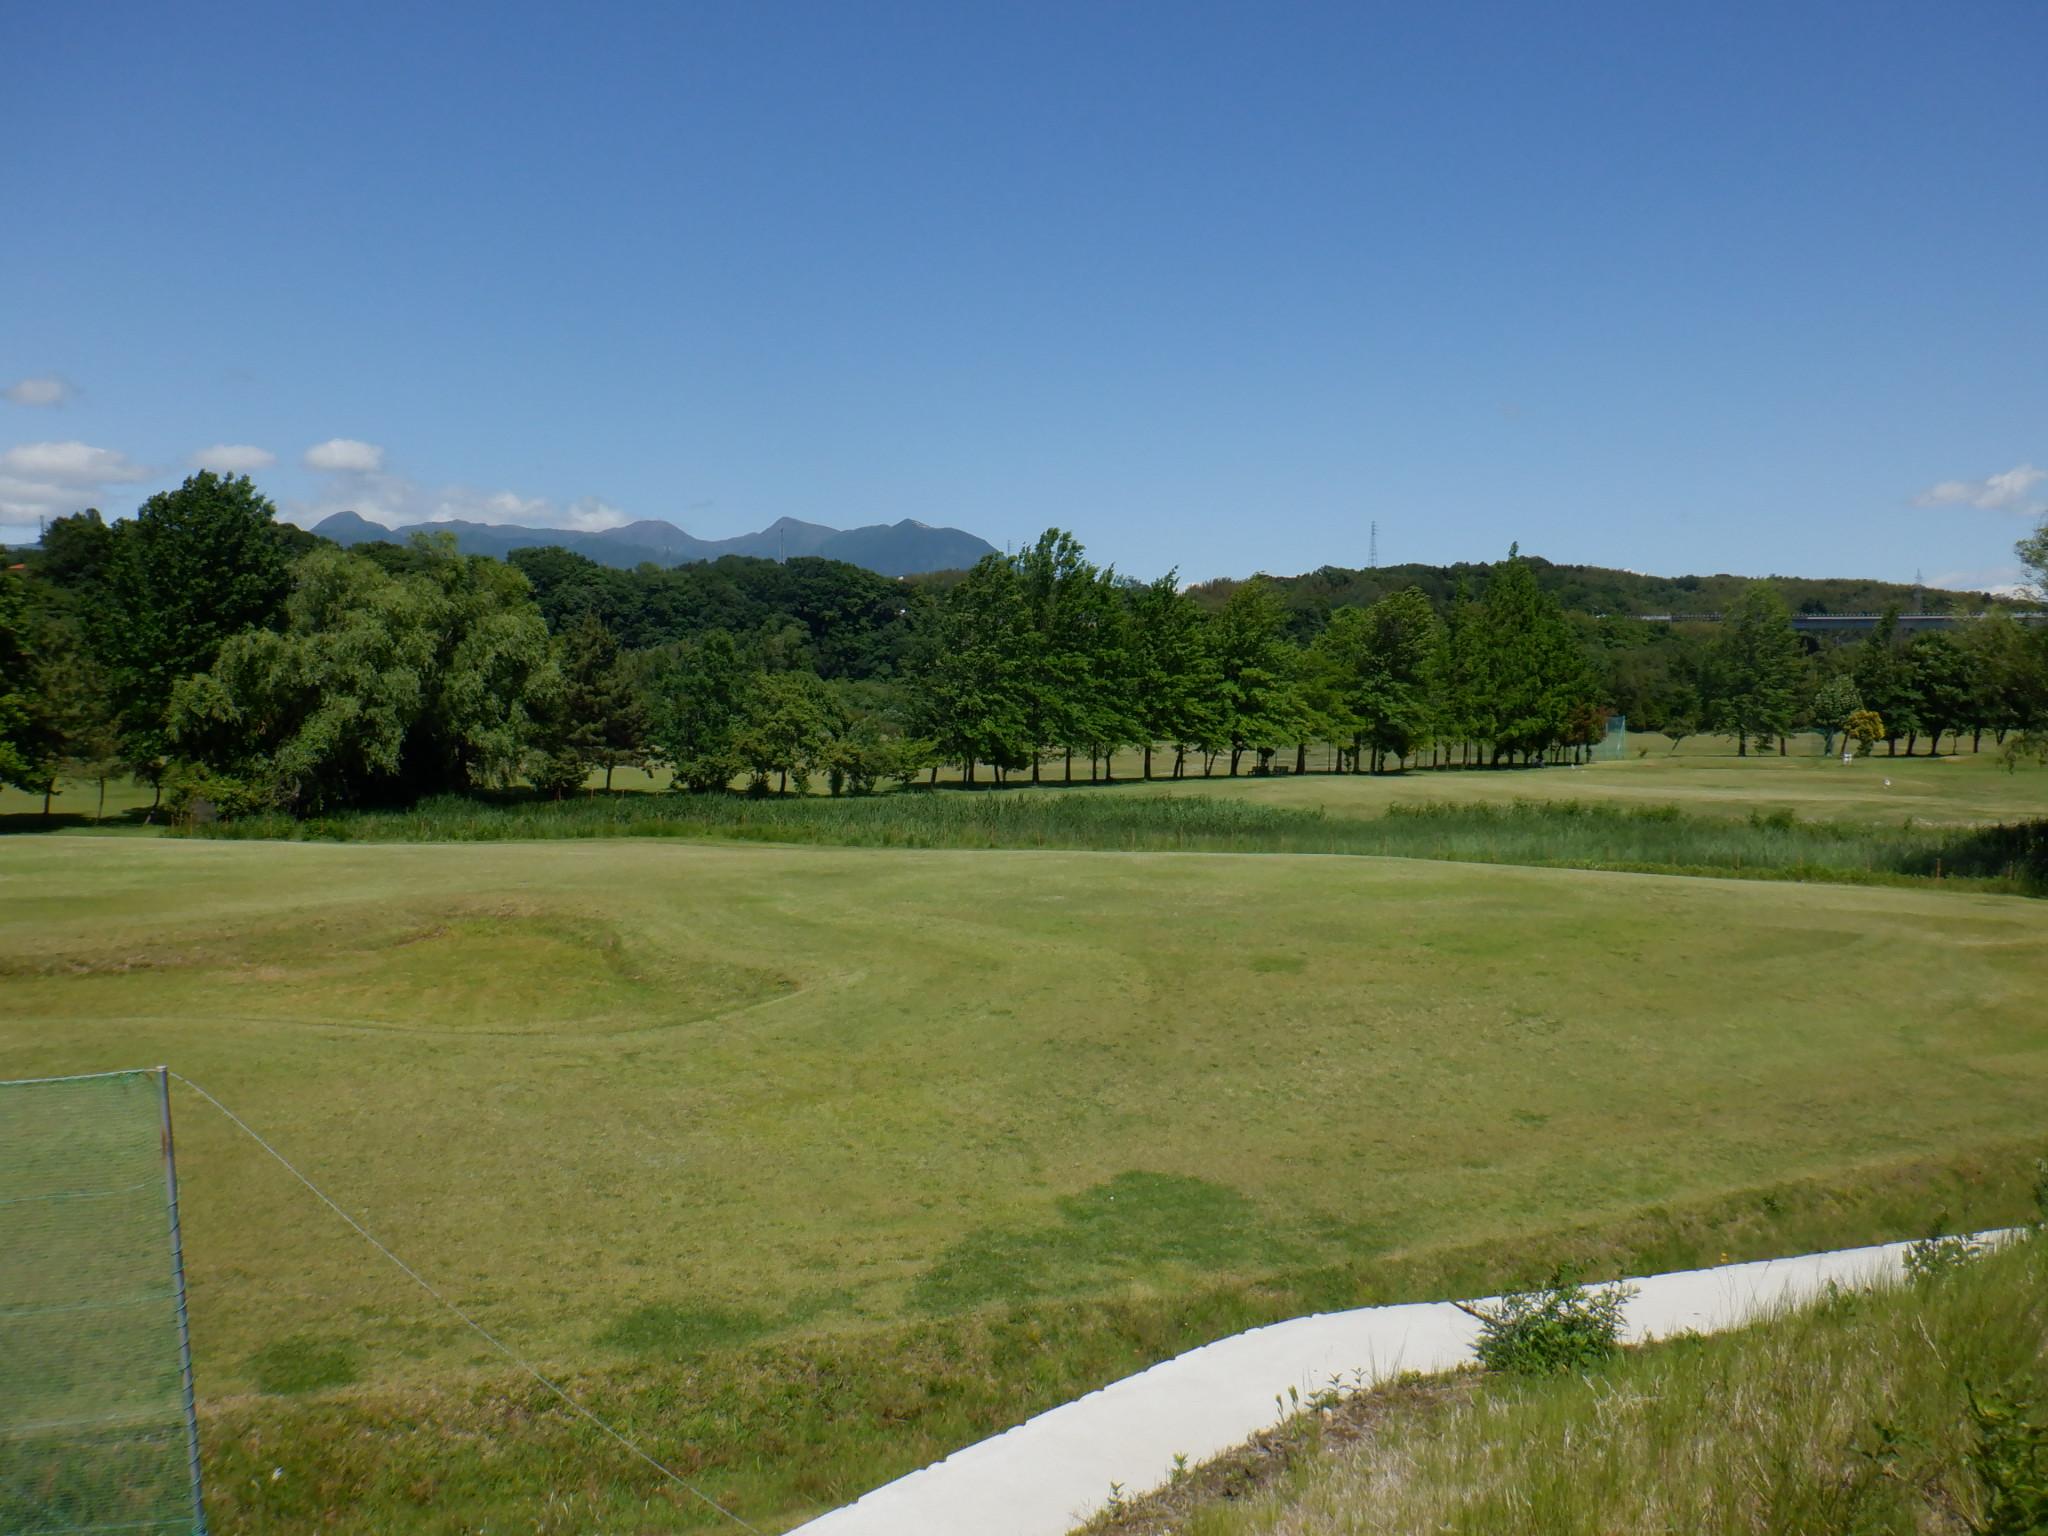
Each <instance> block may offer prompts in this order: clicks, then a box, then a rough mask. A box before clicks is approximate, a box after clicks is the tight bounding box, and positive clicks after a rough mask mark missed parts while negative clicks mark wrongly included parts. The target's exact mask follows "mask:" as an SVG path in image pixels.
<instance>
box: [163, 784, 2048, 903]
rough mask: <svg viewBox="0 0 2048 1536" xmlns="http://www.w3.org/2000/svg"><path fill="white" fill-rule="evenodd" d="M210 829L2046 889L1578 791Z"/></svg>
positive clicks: (1076, 800)
mask: <svg viewBox="0 0 2048 1536" xmlns="http://www.w3.org/2000/svg"><path fill="white" fill-rule="evenodd" d="M192 830H193V831H194V832H196V833H197V834H198V835H203V836H208V837H243V838H309V839H328V840H334V841H340V842H440V841H446V842H493V841H501V840H522V839H547V838H588V837H693V838H715V839H726V840H739V841H749V842H764V843H827V844H835V845H839V846H853V847H866V848H1061V849H1081V850H1089V849H1096V850H1126V851H1146V852H1175V851H1185V852H1201V853H1323V854H1354V855H1360V854H1362V855H1379V856H1382V857H1398V858H1424V859H1452V860H1461V861H1466V862H1473V863H1485V864H1524V865H1547V866H1559V867H1567V868H1581V869H1622V870H1644V871H1652V872H1673V873H1696V874H1717V875H1743V876H1750V877H1755V878H1762V879H1791V880H1830V881H1869V882H1876V883H1896V882H1899V881H1920V880H1930V881H1932V880H1941V881H1957V882H1961V883H1963V884H1965V885H1967V886H1969V887H1972V888H1976V889H1984V890H1997V891H2008V892H2025V893H2028V894H2039V893H2041V892H2043V891H2048V824H2044V823H2040V822H2033V823H2023V824H2020V825H2017V826H1995V827H1939V826H1926V825H1917V824H1915V823H1913V822H1911V821H1905V822H1901V823H1898V824H1894V825H1878V824H1872V823H1864V824H1856V823H1847V822H1835V821H1801V820H1798V819H1796V818H1795V817H1793V816H1792V815H1791V814H1790V813H1788V812H1777V813H1773V814H1770V815H1753V816H1751V817H1749V818H1748V819H1746V820H1736V819H1731V818H1727V817H1714V816H1700V815H1694V814H1690V813H1687V812H1685V811H1682V810H1680V809H1679V808H1678V807H1676V806H1651V807H1622V806H1610V805H1599V804H1589V803H1583V802H1569V801H1568V802H1562V803H1554V802H1546V801H1517V802H1515V803H1513V804H1508V805H1492V804H1483V803H1482V804H1472V803H1457V804H1449V803H1444V804H1437V803H1428V804H1417V805H1405V804H1395V805H1392V806H1389V807H1388V809H1387V811H1386V813H1385V814H1384V815H1382V816H1380V817H1378V818H1376V819H1364V818H1358V817H1348V816H1346V817H1337V816H1325V815H1324V814H1323V813H1322V812H1320V811H1316V810H1304V809H1294V808H1288V807H1280V806H1269V805H1261V804H1258V803H1256V802H1252V801H1247V800H1239V799H1232V798H1222V797H1216V798H1211V797H1206V796H1175V795H1157V794H1143V793H1138V792H1135V791H1114V792H1107V793H1100V792H1098V793H1086V792H1083V793H1063V792H1060V791H1041V792H1035V793H1016V794H992V793H984V794H974V793H962V792H957V791H937V792H911V793H902V794H892V795H877V796H869V797H859V798H849V799H819V798H815V797H809V796H772V795H771V796H765V797H748V796H743V795H645V794H635V795H616V796H595V795H593V796H579V797H576V798H573V799H567V800H560V801H551V800H540V799H518V798H498V799H485V798H473V797H467V796H456V795H447V796H441V797H438V798H436V799H432V800H427V801H423V802H421V803H420V804H419V805H417V806H414V807H412V808H411V809H409V810H390V811H361V812H355V813H352V814H348V815H342V816H329V817H318V818H313V819H309V820H305V821H294V820H292V819H290V818H288V817H283V816H266V817H252V818H248V819H245V820H240V821H229V822H217V823H214V824H212V825H209V826H204V827H199V828H195V829H192Z"/></svg>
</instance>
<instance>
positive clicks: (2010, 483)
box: [1913, 464, 2048, 515]
mask: <svg viewBox="0 0 2048 1536" xmlns="http://www.w3.org/2000/svg"><path fill="white" fill-rule="evenodd" d="M2043 480H2048V469H2036V468H2035V467H2034V466H2033V465H2031V464H2015V465H2014V466H2013V467H2012V468H2011V469H2008V470H2006V471H2005V472H2004V473H2002V474H1996V475H1989V476H1986V477H1985V478H1984V479H1982V480H1944V481H1942V482H1941V483H1940V484H1939V485H1930V486H1929V487H1928V488H1927V489H1926V490H1924V491H1922V492H1921V493H1920V494H1919V495H1918V496H1915V497H1914V498H1913V505H1914V506H1916V507H1958V506H1970V507H1981V508H1983V509H1984V510H1985V511H1987V512H2020V513H2024V514H2027V515H2032V514H2033V513H2036V512H2039V511H2042V510H2043V508H2042V506H2041V505H2040V504H2038V503H2036V502H2034V501H2033V500H2032V499H2031V498H2030V497H2029V495H2028V492H2030V491H2032V490H2033V488H2034V487H2035V486H2037V485H2039V484H2040V483H2041V482H2042V481H2043Z"/></svg>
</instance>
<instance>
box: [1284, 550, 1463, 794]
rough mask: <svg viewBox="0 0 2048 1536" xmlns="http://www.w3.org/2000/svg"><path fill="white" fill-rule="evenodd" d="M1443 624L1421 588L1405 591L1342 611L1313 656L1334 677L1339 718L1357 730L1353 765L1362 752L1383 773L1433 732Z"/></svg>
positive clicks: (1324, 632)
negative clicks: (1317, 656) (1322, 661)
mask: <svg viewBox="0 0 2048 1536" xmlns="http://www.w3.org/2000/svg"><path fill="white" fill-rule="evenodd" d="M1443 644H1444V631H1443V625H1442V622H1441V621H1440V620H1439V619H1438V618H1437V616H1436V610H1435V609H1433V608H1432V607H1431V606H1430V603H1429V599H1428V598H1427V597H1425V596H1424V595H1423V593H1422V591H1421V589H1420V588H1417V587H1407V588H1404V589H1403V590H1401V591H1399V592H1396V593H1394V594H1392V595H1391V596H1389V597H1384V598H1381V599H1380V601H1378V602H1377V603H1375V604H1373V605H1372V607H1370V608H1340V609H1339V610H1338V611H1337V612H1336V613H1334V614H1332V615H1331V618H1330V623H1329V626H1328V627H1327V628H1326V629H1324V631H1323V632H1322V634H1320V635H1318V636H1317V637H1316V641H1315V650H1316V651H1317V652H1318V653H1319V654H1320V655H1321V656H1322V657H1323V658H1325V660H1326V662H1327V664H1328V666H1329V667H1330V669H1331V670H1332V672H1333V673H1334V675H1335V676H1336V678H1337V680H1338V682H1337V693H1338V704H1339V707H1340V710H1341V715H1340V717H1339V718H1341V719H1342V720H1344V721H1345V722H1347V723H1348V724H1349V726H1350V729H1351V732H1352V740H1351V746H1352V751H1353V762H1352V766H1353V767H1354V768H1357V767H1359V766H1360V764H1359V762H1358V754H1359V753H1360V752H1361V751H1364V752H1369V753H1370V755H1371V768H1372V771H1373V772H1375V773H1378V772H1381V771H1382V770H1383V769H1384V767H1385V763H1386V759H1387V757H1388V756H1389V755H1390V754H1391V755H1392V756H1393V757H1394V758H1396V759H1397V760H1398V759H1399V758H1401V757H1404V756H1405V755H1406V754H1407V753H1408V752H1409V751H1410V750H1412V749H1413V748H1414V747H1415V746H1417V745H1418V744H1420V743H1422V742H1423V741H1424V740H1425V739H1426V737H1427V735H1428V732H1429V730H1430V728H1431V724H1432V711H1433V708H1434V702H1435V701H1434V699H1433V697H1432V692H1433V683H1434V677H1435V672H1436V658H1437V653H1438V651H1439V650H1440V649H1441V648H1442V646H1443Z"/></svg>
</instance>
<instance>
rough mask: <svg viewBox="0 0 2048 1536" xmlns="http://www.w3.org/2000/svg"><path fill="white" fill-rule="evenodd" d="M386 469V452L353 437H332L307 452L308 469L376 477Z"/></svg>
mask: <svg viewBox="0 0 2048 1536" xmlns="http://www.w3.org/2000/svg"><path fill="white" fill-rule="evenodd" d="M383 467H384V450H383V449H382V448H379V447H378V446H377V445H376V444H375V443H362V442H358V441H356V439H354V438H352V437H330V438H329V439H327V441H326V442H324V443H315V444H314V445H313V446H312V447H310V448H308V449H307V450H306V468H308V469H324V470H330V471H334V472H337V473H344V474H358V475H374V474H375V473H377V471H378V470H380V469H382V468H383Z"/></svg>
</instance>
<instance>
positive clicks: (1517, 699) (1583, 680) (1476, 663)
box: [1461, 548, 1592, 763]
mask: <svg viewBox="0 0 2048 1536" xmlns="http://www.w3.org/2000/svg"><path fill="white" fill-rule="evenodd" d="M1466 633H1467V634H1469V636H1470V646H1471V656H1470V660H1469V665H1470V677H1469V686H1470V687H1471V689H1472V693H1473V708H1474V715H1475V717H1476V718H1475V719H1474V721H1473V724H1474V726H1475V727H1476V728H1477V731H1478V734H1479V737H1480V739H1481V740H1483V741H1485V742H1487V743H1488V745H1489V746H1490V747H1491V748H1492V751H1493V761H1494V762H1496V763H1498V762H1499V761H1500V760H1501V759H1502V757H1504V756H1506V755H1508V754H1510V753H1517V752H1519V753H1521V754H1522V755H1523V756H1524V758H1527V757H1530V756H1533V755H1535V754H1537V753H1540V752H1542V751H1545V750H1546V749H1548V748H1549V747H1552V746H1554V745H1556V744H1557V743H1558V742H1560V741H1562V740H1563V738H1564V736H1565V732H1566V726H1567V723H1568V722H1569V720H1570V719H1571V716H1572V711H1573V709H1574V708H1575V707H1576V706H1578V705H1580V704H1582V703H1587V702H1590V701H1591V694H1592V679H1591V676H1590V674H1589V672H1588V670H1587V668H1586V665H1585V660H1584V658H1583V656H1582V655H1581V654H1580V652H1579V649H1578V645H1577V642H1576V640H1575V639H1574V637H1573V635H1572V633H1571V630H1570V628H1569V626H1567V625H1566V623H1565V621H1564V615H1563V614H1562V612H1561V611H1560V610H1559V608H1558V606H1557V601H1556V599H1555V598H1553V597H1551V596H1550V595H1549V594H1548V593H1546V592H1544V591H1543V589H1542V588H1541V587H1540V586H1539V585H1538V584H1537V581H1536V575H1535V571H1534V569H1533V568H1532V566H1531V563H1530V562H1529V561H1527V560H1524V559H1522V558H1520V555H1519V551H1518V550H1517V549H1514V548H1511V549H1510V550H1509V551H1508V558H1507V559H1506V560H1504V561H1502V562H1501V563H1500V564H1499V565H1497V566H1495V567H1494V572H1493V580H1492V582H1491V584H1490V585H1489V586H1488V587H1487V589H1486V596H1485V599H1484V601H1483V602H1482V603H1481V604H1480V608H1479V612H1478V614H1477V616H1476V623H1473V624H1471V625H1470V626H1469V627H1468V629H1467V631H1466ZM1461 638H1463V637H1461Z"/></svg>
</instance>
